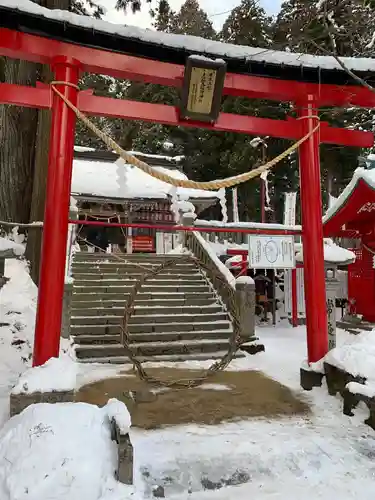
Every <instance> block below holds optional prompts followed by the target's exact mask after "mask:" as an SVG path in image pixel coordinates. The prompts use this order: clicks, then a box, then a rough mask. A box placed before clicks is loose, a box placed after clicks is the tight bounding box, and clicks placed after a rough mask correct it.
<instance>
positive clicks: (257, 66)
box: [0, 0, 375, 365]
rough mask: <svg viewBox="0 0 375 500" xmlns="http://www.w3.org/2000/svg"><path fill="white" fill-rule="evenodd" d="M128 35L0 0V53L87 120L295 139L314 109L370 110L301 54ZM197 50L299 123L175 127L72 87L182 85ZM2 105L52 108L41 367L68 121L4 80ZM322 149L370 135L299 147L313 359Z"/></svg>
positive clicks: (63, 220)
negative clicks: (34, 67)
mask: <svg viewBox="0 0 375 500" xmlns="http://www.w3.org/2000/svg"><path fill="white" fill-rule="evenodd" d="M36 27H37V34H35V33H36V31H35V30H36ZM135 33H136V31H135V30H134V29H130V30H129V29H127V28H123V33H121V29H120V28H118V27H116V30H113V29H112V28H111V26H110V25H109V24H107V23H103V22H101V21H98V20H94V19H89V18H85V19H84V22H82V18H80V17H79V16H74V15H72V14H69V15H68V16H67V17H66V18H64V17H63V15H62V14H61V12H60V11H50V10H47V9H43V8H42V7H39V6H36V5H35V4H33V3H31V2H26V1H25V2H23V3H22V9H17V8H15V7H14V5H12V6H11V7H10V6H9V1H5V2H4V1H3V3H2V0H0V55H2V56H7V57H10V58H15V59H24V60H27V61H32V62H35V63H41V64H45V65H49V66H50V68H51V69H52V71H53V73H54V80H55V81H58V82H59V83H58V84H57V86H58V88H59V90H60V91H61V92H62V93H63V95H64V96H65V97H67V98H68V99H69V100H70V101H71V102H72V103H73V104H76V105H77V106H78V107H79V109H80V110H81V111H83V112H84V113H86V114H88V115H96V116H110V117H117V118H124V119H137V120H143V121H151V122H157V123H163V124H168V125H179V126H191V127H205V128H209V129H211V130H216V131H220V130H222V131H224V130H226V131H235V132H239V133H245V134H255V135H267V136H272V137H282V138H286V139H291V140H296V139H299V138H301V137H303V136H304V135H305V134H306V133H307V132H310V131H313V129H314V128H315V127H316V124H317V119H318V108H319V107H320V106H364V107H374V104H375V93H373V92H371V91H369V90H368V89H366V88H364V87H361V86H359V85H357V84H356V81H355V80H353V79H351V78H350V77H349V76H348V75H347V74H346V73H345V72H344V71H342V70H340V69H337V68H335V69H333V70H330V69H327V68H326V67H320V64H319V58H318V59H317V60H316V61H317V62H316V65H315V66H314V65H313V64H311V62H310V64H309V67H306V68H305V67H303V66H301V63H300V59H299V58H296V59H295V62H294V63H289V64H278V63H277V62H275V61H277V58H276V57H272V58H271V59H270V60H267V54H266V55H264V56H263V59H262V60H261V59H259V57H258V58H256V57H255V56H254V51H253V53H252V57H253V56H254V57H253V59H254V60H252V59H251V57H250V58H249V57H247V56H246V54H244V56H243V57H239V56H238V55H230V54H237V53H238V47H234V50H232V51H231V46H230V45H225V44H220V43H216V44H215V42H210V43H209V44H208V45H207V47H208V49H210V48H212V50H213V52H210V51H209V50H204V44H205V41H204V40H201V41H200V42H199V44H198V43H195V44H194V43H191V40H192V39H191V38H186V43H182V44H181V43H180V44H176V43H175V41H176V39H175V37H173V36H172V35H163V34H158V37H155V36H153V35H152V33H150V32H147V31H144V32H141V31H138V32H137V33H139V36H137V34H135ZM160 37H162V38H163V41H162V44H161V43H160V42H159V39H160ZM200 44H201V46H202V47H203V50H202V51H201V55H205V56H208V57H211V58H216V57H221V58H223V59H225V60H226V62H227V69H228V72H227V74H226V77H225V82H224V90H223V92H224V94H225V95H233V96H246V97H249V98H262V99H269V100H275V101H288V102H292V103H294V105H295V107H296V108H297V109H298V116H299V119H297V120H296V119H288V120H270V119H265V118H259V117H250V116H238V115H232V114H227V113H221V114H220V116H219V118H218V120H217V122H216V123H213V124H211V123H200V122H192V121H183V120H181V119H180V117H179V109H178V108H175V107H172V106H166V105H164V104H151V103H141V102H134V101H126V100H117V99H110V98H106V97H98V96H94V95H93V94H92V92H90V91H79V89H78V87H77V85H78V82H79V77H80V74H82V72H88V73H98V74H104V75H109V76H112V77H115V78H122V79H129V80H138V81H143V82H150V83H156V84H160V85H167V86H172V87H176V88H181V87H182V85H183V75H184V67H185V61H186V58H187V57H188V56H189V55H192V54H197V47H198V46H200ZM198 52H199V51H198ZM258 52H259V51H258ZM261 52H262V54H263V53H264V51H261ZM228 54H229V55H228ZM280 54H281V55H283V54H282V53H280ZM288 59H289V60H290V59H291V55H290V54H288ZM363 76H364V77H366V78H367V77H368V76H369V75H366V74H364V75H363ZM0 103H5V104H15V105H19V106H28V107H35V108H39V109H50V110H51V111H52V127H51V136H50V151H49V170H48V179H47V199H46V207H45V218H44V231H43V245H42V267H41V276H40V284H39V298H38V310H37V320H36V332H35V344H34V360H33V361H34V365H40V364H43V363H44V362H45V361H47V360H48V359H49V358H50V357H53V356H58V354H59V341H60V328H61V317H62V296H63V288H64V268H65V252H66V239H67V231H68V208H69V195H70V193H69V190H70V182H71V174H72V160H73V142H74V132H75V115H74V113H73V112H72V111H71V110H70V109H69V108H68V107H67V106H66V105H65V104H64V103H63V101H62V100H61V99H60V98H59V97H58V96H57V95H55V94H54V93H53V92H52V91H51V89H50V87H49V86H47V85H38V86H37V87H30V86H22V85H13V84H7V83H2V84H0ZM320 143H330V144H341V145H350V146H359V147H369V146H371V145H372V144H373V136H372V134H370V133H366V132H361V131H352V130H344V129H338V128H334V127H330V126H328V124H326V123H322V124H321V127H320V130H319V131H317V132H315V133H314V134H313V135H312V136H311V137H310V139H309V140H307V141H305V142H304V143H303V144H302V145H301V147H300V151H299V159H300V183H301V203H302V226H303V243H304V255H305V297H306V309H307V318H306V323H307V344H308V359H309V361H312V362H314V361H317V360H319V359H321V358H322V356H324V355H325V354H326V352H327V348H328V339H327V337H328V335H327V317H326V316H327V315H326V302H325V282H324V262H323V243H322V238H323V225H322V208H321V192H320V164H319V144H320Z"/></svg>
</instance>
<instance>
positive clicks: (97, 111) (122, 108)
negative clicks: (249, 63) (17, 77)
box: [0, 83, 374, 148]
mask: <svg viewBox="0 0 375 500" xmlns="http://www.w3.org/2000/svg"><path fill="white" fill-rule="evenodd" d="M0 103H3V104H15V105H18V106H26V107H35V108H41V109H50V108H51V106H52V95H51V91H50V89H49V88H48V87H47V86H45V85H38V86H37V87H36V88H35V87H27V86H22V85H13V84H7V83H0ZM78 107H79V109H80V110H81V111H82V112H83V113H85V114H87V115H96V116H107V117H113V118H122V119H127V120H140V121H146V122H158V123H161V124H163V125H172V126H184V127H186V126H188V127H197V128H198V127H199V128H206V129H210V130H216V131H221V132H223V131H225V132H238V133H244V134H249V135H265V136H271V137H280V138H283V139H290V140H298V139H300V138H301V137H303V135H304V134H303V132H302V126H301V125H302V124H301V121H298V120H295V119H292V118H289V119H287V120H272V119H269V118H259V117H252V116H245V115H236V114H231V113H220V115H219V119H218V120H217V122H216V123H214V124H212V125H211V124H209V123H201V122H194V121H190V120H189V121H186V120H184V121H182V120H180V118H179V110H178V108H175V107H173V106H167V105H165V104H152V103H147V102H139V101H130V100H125V99H124V100H123V99H113V98H109V97H98V96H94V95H93V94H92V92H91V91H81V92H80V93H79V95H78ZM320 142H321V143H326V144H338V145H342V146H356V147H362V148H367V147H371V146H372V145H373V142H374V141H373V134H372V133H371V132H362V131H357V130H348V129H342V128H337V127H330V126H329V124H328V123H325V122H322V124H321V131H320Z"/></svg>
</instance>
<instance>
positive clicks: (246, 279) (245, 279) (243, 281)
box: [236, 276, 254, 285]
mask: <svg viewBox="0 0 375 500" xmlns="http://www.w3.org/2000/svg"><path fill="white" fill-rule="evenodd" d="M236 283H238V284H240V285H252V284H254V280H253V278H252V277H251V276H239V277H238V278H236Z"/></svg>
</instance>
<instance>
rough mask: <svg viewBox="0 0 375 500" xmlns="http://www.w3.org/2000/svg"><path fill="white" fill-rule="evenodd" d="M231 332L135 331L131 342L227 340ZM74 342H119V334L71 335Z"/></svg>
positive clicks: (89, 343)
mask: <svg viewBox="0 0 375 500" xmlns="http://www.w3.org/2000/svg"><path fill="white" fill-rule="evenodd" d="M230 334H231V332H228V330H213V331H206V332H204V331H203V332H199V331H193V332H182V333H181V332H168V333H137V334H134V333H133V334H131V336H130V342H131V344H137V343H140V342H141V343H147V342H151V343H155V342H171V343H173V342H178V341H184V340H196V341H197V340H205V339H224V340H228V339H229V336H230ZM73 339H74V343H75V344H80V345H83V344H84V345H95V344H97V345H102V344H119V343H120V342H121V335H86V334H83V335H75V336H74V337H73Z"/></svg>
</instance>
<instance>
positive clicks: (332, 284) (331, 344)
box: [326, 268, 340, 350]
mask: <svg viewBox="0 0 375 500" xmlns="http://www.w3.org/2000/svg"><path fill="white" fill-rule="evenodd" d="M339 286H340V283H339V280H338V279H337V278H336V268H335V269H332V268H330V269H327V270H326V302H327V321H328V350H331V349H334V348H335V347H336V295H337V290H338V287H339Z"/></svg>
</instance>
